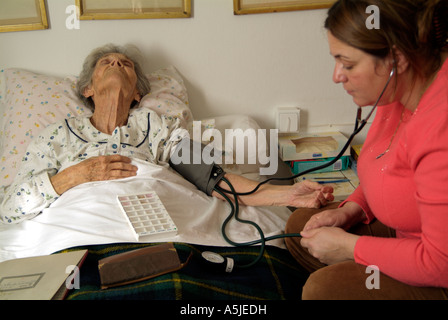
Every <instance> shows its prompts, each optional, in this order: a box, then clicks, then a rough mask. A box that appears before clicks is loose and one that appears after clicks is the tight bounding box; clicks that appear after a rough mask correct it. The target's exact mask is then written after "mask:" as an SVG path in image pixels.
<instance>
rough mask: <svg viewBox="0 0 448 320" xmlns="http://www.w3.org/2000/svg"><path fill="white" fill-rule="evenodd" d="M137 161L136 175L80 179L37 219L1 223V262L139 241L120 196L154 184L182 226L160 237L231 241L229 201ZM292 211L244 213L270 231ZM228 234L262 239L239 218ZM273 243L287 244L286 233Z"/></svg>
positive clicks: (254, 209) (219, 243)
mask: <svg viewBox="0 0 448 320" xmlns="http://www.w3.org/2000/svg"><path fill="white" fill-rule="evenodd" d="M134 163H135V164H136V165H137V166H138V167H139V170H138V175H137V176H136V177H132V178H127V179H122V180H114V181H104V182H91V183H85V184H82V185H79V186H77V187H75V188H73V189H71V190H69V191H67V192H65V193H64V194H63V195H62V196H61V197H60V198H59V199H58V200H57V201H55V202H54V203H53V204H52V205H51V207H49V208H47V209H45V210H44V211H43V212H42V213H41V214H40V215H38V216H37V217H35V218H34V219H32V220H27V221H24V222H22V223H20V224H16V225H1V224H0V262H1V261H5V260H9V259H15V258H23V257H30V256H37V255H46V254H51V253H53V252H56V251H59V250H62V249H66V248H70V247H75V246H83V245H93V244H109V243H120V242H137V241H136V240H135V238H134V236H133V233H132V231H131V229H130V226H129V225H128V223H127V221H126V218H125V216H124V214H123V213H122V212H121V210H120V208H119V206H118V202H117V200H116V197H117V195H120V194H136V193H142V192H147V191H151V190H153V191H155V192H156V193H157V194H158V196H159V197H160V199H161V201H162V202H163V204H164V205H165V207H166V209H167V211H168V212H169V214H170V216H171V218H172V219H173V221H174V223H175V224H176V226H177V227H178V233H177V235H176V236H172V237H170V238H166V239H163V240H162V239H161V240H158V241H159V242H160V241H170V242H171V241H173V242H185V243H191V244H199V245H209V246H230V245H229V244H228V243H227V242H226V241H225V239H224V238H223V236H222V233H221V226H222V223H223V221H224V220H225V219H226V218H227V217H228V215H229V213H230V207H229V205H228V204H227V203H226V202H224V201H221V200H219V199H216V198H214V197H208V196H207V195H205V194H204V193H202V192H201V191H199V190H197V189H196V187H195V186H194V185H192V184H191V183H189V182H188V181H186V180H185V179H184V178H182V177H181V176H179V175H178V174H177V173H175V172H174V171H172V170H171V169H169V168H167V167H162V166H157V165H154V164H150V163H146V162H143V161H135V162H134ZM289 215H290V211H289V210H288V209H287V208H285V207H245V206H240V217H241V218H243V219H248V220H251V221H254V222H256V223H257V224H259V225H260V227H261V228H262V230H263V232H264V233H265V236H270V235H274V234H280V233H282V232H283V230H284V227H285V224H286V221H287V219H288V217H289ZM227 234H228V236H229V237H230V239H232V240H233V241H236V242H246V241H251V240H255V239H259V235H258V232H257V231H256V229H255V228H254V227H252V226H249V225H247V224H241V223H239V222H237V221H235V220H234V219H233V220H232V221H231V222H230V223H229V224H228V227H227ZM140 242H156V241H147V240H146V241H145V240H144V239H143V240H140ZM269 244H270V245H275V246H278V247H282V248H284V241H283V240H282V239H278V240H274V241H270V242H269Z"/></svg>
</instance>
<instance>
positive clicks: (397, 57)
mask: <svg viewBox="0 0 448 320" xmlns="http://www.w3.org/2000/svg"><path fill="white" fill-rule="evenodd" d="M393 60H394V61H393V64H394V67H395V69H396V72H397V73H398V74H401V73H403V72H405V71H406V70H407V69H408V68H409V60H408V59H407V57H406V56H405V55H404V54H403V52H402V51H401V50H399V49H397V48H396V47H394V48H393Z"/></svg>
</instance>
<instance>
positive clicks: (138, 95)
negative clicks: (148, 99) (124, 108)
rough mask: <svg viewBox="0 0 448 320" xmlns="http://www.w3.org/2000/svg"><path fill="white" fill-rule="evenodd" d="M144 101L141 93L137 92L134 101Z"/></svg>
mask: <svg viewBox="0 0 448 320" xmlns="http://www.w3.org/2000/svg"><path fill="white" fill-rule="evenodd" d="M141 99H142V96H141V94H140V92H138V91H136V92H135V96H134V100H135V101H137V102H140V100H141Z"/></svg>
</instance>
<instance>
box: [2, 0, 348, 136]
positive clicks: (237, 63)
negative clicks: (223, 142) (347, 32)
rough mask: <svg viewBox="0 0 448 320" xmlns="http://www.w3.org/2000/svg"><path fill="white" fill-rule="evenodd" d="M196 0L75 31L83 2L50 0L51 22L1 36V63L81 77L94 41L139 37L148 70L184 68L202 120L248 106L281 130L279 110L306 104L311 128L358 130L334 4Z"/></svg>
mask: <svg viewBox="0 0 448 320" xmlns="http://www.w3.org/2000/svg"><path fill="white" fill-rule="evenodd" d="M192 2H193V5H192V7H193V15H192V17H191V18H187V19H147V20H108V21H107V20H102V21H100V20H98V21H81V28H80V29H79V30H69V29H67V28H66V19H67V17H68V14H66V13H65V10H66V7H67V6H69V5H72V4H74V0H47V10H48V16H49V22H50V29H48V30H41V31H24V32H10V33H0V68H8V67H21V68H25V69H29V70H31V71H38V72H44V73H49V74H54V75H68V74H70V75H71V74H78V73H79V71H80V68H81V64H82V61H83V59H84V58H85V56H86V55H87V54H88V53H89V52H90V51H91V50H92V49H93V48H95V47H97V46H100V45H102V44H105V43H108V42H114V43H117V44H125V43H134V44H137V45H138V46H139V47H140V48H141V50H142V51H143V52H144V54H145V55H146V56H147V57H148V64H147V65H146V66H145V70H146V71H148V72H149V71H152V70H156V69H158V68H160V67H164V66H167V65H174V66H175V67H176V68H177V69H178V70H179V72H180V73H181V74H182V75H183V77H184V78H185V81H186V84H187V89H188V92H189V97H190V104H191V108H192V110H193V114H194V116H195V117H196V118H197V119H200V118H205V117H211V116H219V115H226V114H234V113H245V114H247V115H250V116H252V117H253V118H254V119H256V120H257V121H258V122H259V123H260V125H261V126H262V127H265V128H273V127H275V112H274V111H275V108H276V107H281V106H299V107H300V108H302V111H303V112H302V128H303V129H304V130H319V131H322V130H328V129H331V130H341V131H343V132H344V133H349V132H351V130H352V127H353V125H352V124H353V121H354V116H355V113H356V107H355V106H354V104H353V102H352V100H351V98H350V97H349V96H347V95H346V94H345V92H344V90H343V89H342V87H341V86H340V85H336V84H334V83H333V82H332V72H333V58H332V57H331V56H330V54H329V49H328V45H327V41H326V33H325V30H324V29H323V27H322V25H323V22H324V19H325V15H326V10H307V11H293V12H282V13H267V14H252V15H245V16H235V15H234V14H233V1H231V0H193V1H192ZM329 125H331V127H329Z"/></svg>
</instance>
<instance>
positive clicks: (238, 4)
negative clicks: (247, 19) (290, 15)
mask: <svg viewBox="0 0 448 320" xmlns="http://www.w3.org/2000/svg"><path fill="white" fill-rule="evenodd" d="M335 2H336V0H233V11H234V14H235V15H244V14H252V13H267V12H282V11H296V10H311V9H324V8H329V7H331V6H332V5H333V4H334V3H335Z"/></svg>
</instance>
